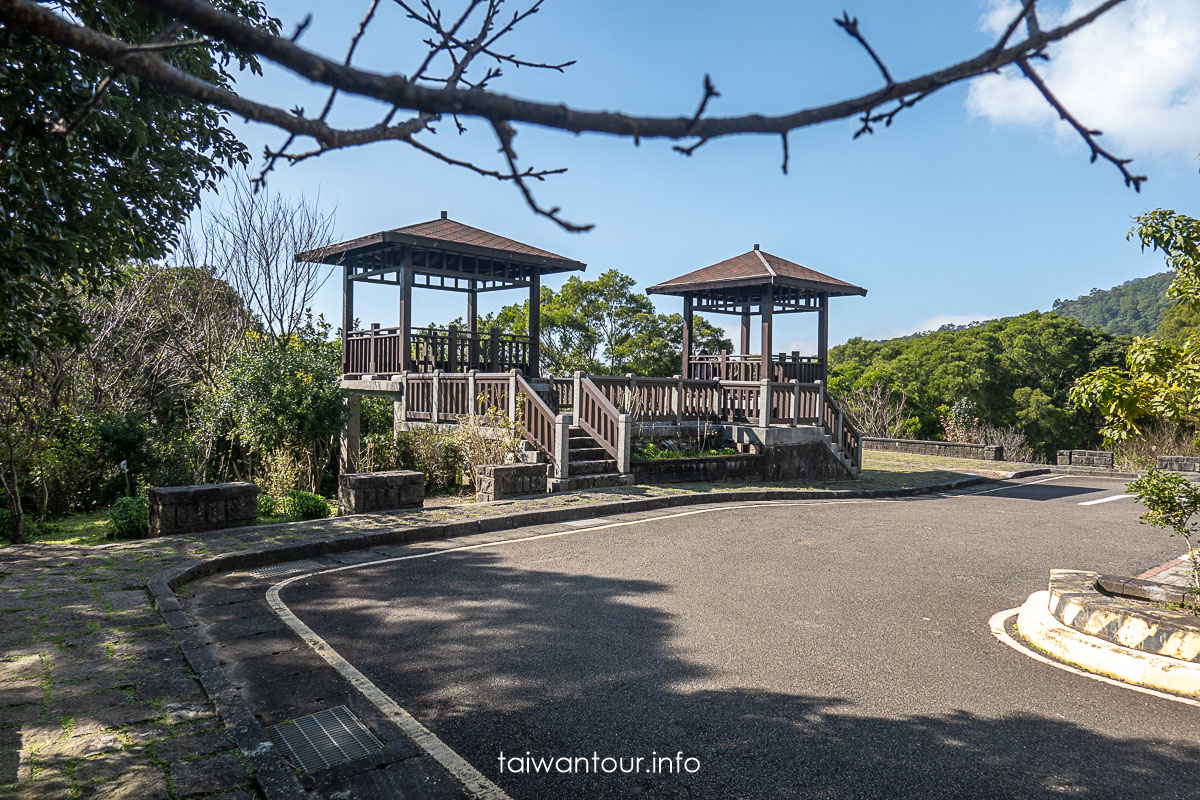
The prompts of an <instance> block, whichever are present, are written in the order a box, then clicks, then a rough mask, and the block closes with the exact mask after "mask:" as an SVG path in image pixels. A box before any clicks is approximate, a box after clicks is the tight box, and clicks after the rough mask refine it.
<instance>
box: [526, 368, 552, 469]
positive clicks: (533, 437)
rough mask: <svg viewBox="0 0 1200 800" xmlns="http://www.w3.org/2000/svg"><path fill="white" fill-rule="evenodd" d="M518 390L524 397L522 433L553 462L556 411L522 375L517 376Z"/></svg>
mask: <svg viewBox="0 0 1200 800" xmlns="http://www.w3.org/2000/svg"><path fill="white" fill-rule="evenodd" d="M516 384H517V392H518V393H519V394H520V396H521V397H522V398H523V399H524V403H523V404H522V408H521V410H520V411H519V412H518V413H519V414H521V423H522V425H521V433H522V434H523V435H524V436H525V439H526V441H528V442H530V443H531V444H533V446H534V447H536V448H537V449H538V450H541V451H542V452H543V453H545V454H546V457H547V458H548V459H549V460H550V463H551V464H554V463H556V462H555V457H554V412H553V411H551V410H550V406H548V405H546V402H545V401H544V400H542V398H540V397H538V394H537V392H535V391H534V390H533V389H532V388H530V386H529V384H528V383H526V382H525V378H524V377H523V376H521V375H517V376H516Z"/></svg>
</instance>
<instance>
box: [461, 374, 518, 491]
mask: <svg viewBox="0 0 1200 800" xmlns="http://www.w3.org/2000/svg"><path fill="white" fill-rule="evenodd" d="M486 399H487V396H486V395H480V396H479V398H478V400H477V404H482V403H483V402H486ZM524 399H525V397H524V395H521V396H520V397H518V399H517V402H518V408H517V416H516V419H515V420H510V419H509V418H508V411H507V409H505V410H504V411H501V410H500V409H498V408H496V407H495V406H490V407H489V408H488V409H487V410H486V411H485V412H484V413H483V414H473V415H471V416H469V417H466V418H464V419H461V420H459V422H458V425H457V427H456V428H455V430H454V446H455V447H456V448H457V450H458V452H459V453H460V454H461V455H462V475H463V478H464V479H465V480H466V482H467V483H468V484H470V485H472V486H474V485H475V476H476V475H477V474H478V470H479V468H480V467H483V466H487V465H490V464H508V463H512V462H514V461H516V459H517V457H518V455H519V454H520V452H521V442H522V441H523V440H524V437H523V435H522V433H521V430H522V426H521V420H522V419H523V418H524V411H525V409H524V403H523V401H524Z"/></svg>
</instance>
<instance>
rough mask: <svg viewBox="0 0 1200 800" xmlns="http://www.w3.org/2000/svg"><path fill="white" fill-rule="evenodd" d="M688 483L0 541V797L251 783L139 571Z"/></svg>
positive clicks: (241, 787)
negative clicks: (88, 539) (269, 522)
mask: <svg viewBox="0 0 1200 800" xmlns="http://www.w3.org/2000/svg"><path fill="white" fill-rule="evenodd" d="M868 456H870V454H868ZM882 463H884V464H885V466H886V464H887V463H888V462H886V460H885V461H884V462H882ZM868 466H870V464H868ZM956 466H960V465H956ZM969 466H970V465H967V467H968V468H969ZM902 473H903V474H902ZM947 477H948V476H947V475H946V473H945V472H938V471H936V470H932V469H929V470H926V471H921V472H919V473H916V472H911V471H910V472H908V473H905V472H904V471H903V469H897V468H896V467H895V465H892V467H891V468H890V470H889V469H887V468H885V469H882V470H881V471H880V472H876V473H873V474H870V475H868V480H866V481H862V482H858V483H854V484H846V485H843V486H835V487H833V488H845V487H852V488H861V487H863V486H864V485H867V486H871V485H877V486H885V487H888V486H904V485H917V486H920V485H932V484H935V483H938V482H944V481H945V480H946V479H947ZM733 488H735V487H729V486H722V487H717V488H716V490H715V491H717V492H720V493H725V492H728V491H730V490H731V489H733ZM780 488H784V489H786V488H792V489H794V488H796V487H795V486H793V487H780ZM691 491H696V488H695V487H679V488H648V487H615V488H613V489H611V490H606V491H601V492H594V493H588V494H564V495H554V496H549V497H545V498H538V499H536V500H527V501H517V502H511V503H495V504H487V505H466V506H457V507H441V508H429V509H425V510H422V511H414V512H407V513H396V514H382V515H372V516H370V517H352V518H345V519H336V520H322V521H317V522H312V523H293V524H288V525H277V526H263V527H256V528H246V529H238V530H231V531H219V532H212V533H207V534H198V535H192V536H181V537H174V538H171V539H154V540H146V541H141V542H131V543H123V544H117V545H111V546H104V547H80V546H65V545H59V544H45V545H25V546H10V547H4V548H0V621H2V624H0V796H4V797H9V796H12V797H17V798H22V800H24V799H25V798H30V799H31V800H32V799H33V798H42V797H45V798H64V797H76V798H86V797H104V798H118V797H130V798H147V799H151V798H177V799H180V798H187V797H194V796H200V795H211V796H214V797H219V798H222V800H243V798H250V797H255V796H257V793H256V790H255V789H254V788H253V787H254V784H253V779H252V777H251V776H250V775H249V774H248V773H247V771H246V768H245V767H244V765H243V760H242V759H241V758H239V755H238V752H237V750H236V748H235V747H234V745H233V741H232V740H231V739H230V737H229V736H228V734H227V733H226V731H225V728H224V726H223V725H222V722H221V720H220V719H218V717H217V715H216V713H215V711H214V708H213V706H212V704H211V703H210V701H209V699H208V698H207V696H206V695H205V693H204V691H203V690H202V688H201V687H200V685H199V683H198V681H197V679H196V676H195V674H193V672H192V671H191V669H190V668H189V667H188V665H187V662H186V661H185V659H184V658H183V654H182V652H181V650H180V648H179V646H178V643H177V642H176V640H175V638H174V637H173V636H172V634H171V632H170V630H169V629H168V628H167V626H166V624H165V623H164V620H163V618H162V616H161V614H160V613H159V611H158V610H157V609H156V608H155V607H154V605H153V603H152V601H151V598H150V595H149V594H148V592H147V590H146V580H147V579H148V578H149V577H151V576H153V575H154V574H156V573H158V572H160V571H162V570H164V569H168V568H171V567H178V566H182V565H185V564H188V563H194V562H196V561H198V560H202V559H206V558H209V557H212V556H215V555H220V554H225V553H234V552H238V551H246V550H251V549H256V548H261V547H264V546H271V545H290V544H301V543H308V542H318V541H325V540H330V539H337V538H339V537H344V536H347V535H350V534H357V533H363V532H370V531H395V530H400V529H405V528H409V527H416V526H421V525H429V524H437V523H444V522H449V521H459V520H471V519H484V518H491V517H498V516H504V515H508V514H511V513H513V512H519V511H537V510H542V509H554V508H562V507H579V508H588V507H590V506H597V505H600V504H604V503H610V502H612V501H614V500H622V499H636V498H643V497H648V496H649V497H652V496H662V495H673V494H679V493H684V492H691Z"/></svg>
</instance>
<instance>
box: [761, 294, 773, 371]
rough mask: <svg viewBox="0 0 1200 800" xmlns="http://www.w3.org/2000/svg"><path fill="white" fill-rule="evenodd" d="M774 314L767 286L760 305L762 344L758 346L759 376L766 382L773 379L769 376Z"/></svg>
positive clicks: (771, 298)
mask: <svg viewBox="0 0 1200 800" xmlns="http://www.w3.org/2000/svg"><path fill="white" fill-rule="evenodd" d="M774 314H775V303H774V298H773V297H772V295H771V287H770V286H768V287H767V291H766V296H765V297H764V298H763V304H762V334H761V335H762V343H761V346H760V349H761V350H762V373H761V376H762V377H763V378H766V379H767V380H772V379H774V377H775V376H774V375H772V374H771V366H772V365H771V339H772V333H773V331H772V328H773V327H774V324H775V320H774Z"/></svg>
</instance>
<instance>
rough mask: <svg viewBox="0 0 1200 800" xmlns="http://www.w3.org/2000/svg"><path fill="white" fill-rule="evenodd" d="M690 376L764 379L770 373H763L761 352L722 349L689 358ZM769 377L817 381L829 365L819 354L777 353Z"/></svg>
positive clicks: (746, 379)
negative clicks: (719, 351)
mask: <svg viewBox="0 0 1200 800" xmlns="http://www.w3.org/2000/svg"><path fill="white" fill-rule="evenodd" d="M687 377H688V378H690V379H692V380H704V381H760V380H762V379H763V378H766V377H768V376H766V375H763V374H762V356H761V355H747V354H744V353H726V352H721V353H709V354H705V353H701V354H693V355H692V356H691V357H690V358H689V359H688V375H687ZM769 377H770V378H771V380H773V381H800V383H813V382H815V381H823V380H825V366H824V365H823V364H822V363H821V359H820V358H818V357H816V356H802V355H800V353H798V352H792V353H776V354H775V355H773V356H771V375H770V376H769Z"/></svg>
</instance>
